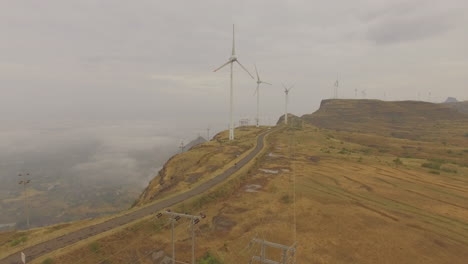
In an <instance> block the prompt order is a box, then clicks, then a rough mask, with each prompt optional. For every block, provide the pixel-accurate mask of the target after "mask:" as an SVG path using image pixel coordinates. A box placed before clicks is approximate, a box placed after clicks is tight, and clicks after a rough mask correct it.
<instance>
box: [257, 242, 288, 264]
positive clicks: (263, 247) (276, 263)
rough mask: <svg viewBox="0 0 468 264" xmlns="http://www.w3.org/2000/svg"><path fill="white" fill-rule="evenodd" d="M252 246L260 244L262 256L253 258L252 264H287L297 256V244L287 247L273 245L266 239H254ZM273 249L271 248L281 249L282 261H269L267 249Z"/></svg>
mask: <svg viewBox="0 0 468 264" xmlns="http://www.w3.org/2000/svg"><path fill="white" fill-rule="evenodd" d="M250 243H251V244H253V243H257V244H260V256H253V257H252V259H251V260H250V263H253V261H260V263H262V264H264V263H267V264H287V262H288V261H289V260H290V259H291V258H293V257H294V255H295V254H296V243H294V244H293V245H292V246H286V245H282V244H278V243H273V242H270V241H266V240H264V239H256V238H254V239H252V241H251V242H250ZM267 247H271V248H276V249H280V250H281V251H282V254H281V261H274V260H271V259H268V258H267V256H266V248H267Z"/></svg>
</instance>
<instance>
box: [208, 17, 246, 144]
mask: <svg viewBox="0 0 468 264" xmlns="http://www.w3.org/2000/svg"><path fill="white" fill-rule="evenodd" d="M234 62H237V63H238V64H239V66H241V68H242V69H243V70H244V71H245V72H247V73H248V74H249V75H250V77H252V79H255V78H254V77H253V76H252V74H250V72H249V71H248V70H247V69H246V68H245V67H244V66H243V65H242V64H241V63H240V62H239V61H238V60H237V55H236V44H235V35H234V25H232V54H231V57H230V58H229V59H228V61H227V62H226V63H224V64H223V65H221V66H220V67H219V68H217V69H216V70H214V72H217V71H218V70H220V69H222V68H223V67H224V66H226V65H228V64H230V65H231V88H230V98H229V101H230V106H229V111H230V113H229V118H230V120H229V140H234V121H233V119H232V112H233V94H234V93H233V88H234V80H233V79H234V74H233V67H234Z"/></svg>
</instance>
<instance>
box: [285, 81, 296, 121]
mask: <svg viewBox="0 0 468 264" xmlns="http://www.w3.org/2000/svg"><path fill="white" fill-rule="evenodd" d="M283 87H284V94H285V95H286V97H285V100H286V101H285V104H284V123H285V124H288V97H289V91H291V89H292V88H293V87H294V85H291V86H290V87H289V88H287V87H286V85H284V84H283Z"/></svg>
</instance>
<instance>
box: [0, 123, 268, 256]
mask: <svg viewBox="0 0 468 264" xmlns="http://www.w3.org/2000/svg"><path fill="white" fill-rule="evenodd" d="M271 131H273V129H272V130H268V131H266V132H263V133H262V134H260V135H259V136H258V138H257V146H256V147H255V148H254V149H253V150H252V151H250V153H249V154H248V155H247V156H245V157H244V158H243V159H241V160H240V161H239V162H237V165H234V166H232V167H230V168H228V169H227V170H226V171H224V172H223V173H221V174H219V175H217V176H215V177H214V178H212V179H210V180H208V181H206V182H204V183H202V184H200V185H198V186H197V187H195V188H193V189H191V190H189V191H187V192H184V193H181V194H179V195H176V196H174V197H171V198H168V199H166V200H163V201H161V202H158V203H155V204H152V205H149V206H146V207H143V208H141V209H139V210H136V211H133V212H131V213H128V214H125V215H122V216H119V217H115V218H112V219H110V220H107V221H105V222H102V223H100V224H96V225H93V226H88V227H84V228H82V229H80V230H77V231H74V232H71V233H68V234H65V235H63V236H60V237H56V238H53V239H51V240H48V241H45V242H42V243H39V244H36V245H33V246H30V247H28V248H26V249H24V250H22V252H24V253H25V255H26V256H27V262H29V261H31V260H33V259H35V258H38V257H40V256H42V255H44V254H46V253H49V252H52V251H54V250H57V249H59V248H63V247H65V246H68V245H71V244H74V243H76V242H78V241H80V240H82V239H85V238H88V237H91V236H95V235H97V234H99V233H102V232H105V231H108V230H110V229H113V228H116V227H119V226H121V225H125V224H127V223H130V222H132V221H135V220H137V219H139V218H142V217H145V216H147V215H150V214H153V213H154V212H157V211H160V210H162V209H165V208H167V207H169V206H173V205H174V204H177V203H180V202H182V201H185V200H187V199H189V198H192V197H194V196H196V195H198V194H201V193H203V192H205V191H207V190H209V189H210V188H211V187H213V186H215V185H217V184H219V183H221V182H222V181H224V180H225V179H227V178H228V177H229V176H231V175H232V174H233V173H235V172H237V171H238V170H240V169H241V168H242V167H243V166H245V165H246V164H247V163H248V162H249V161H251V160H252V159H253V158H255V156H256V155H257V154H258V153H260V151H261V150H262V149H263V146H264V144H263V139H264V137H265V136H266V135H267V134H268V133H270V132H271ZM20 254H21V253H20V251H18V252H16V253H13V254H11V255H9V256H8V257H6V258H3V259H1V260H0V264H20V263H22V262H21V256H20Z"/></svg>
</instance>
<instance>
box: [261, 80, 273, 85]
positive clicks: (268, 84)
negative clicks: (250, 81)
mask: <svg viewBox="0 0 468 264" xmlns="http://www.w3.org/2000/svg"><path fill="white" fill-rule="evenodd" d="M262 83H264V84H268V85H273V84H271V83H269V82H264V81H262Z"/></svg>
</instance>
